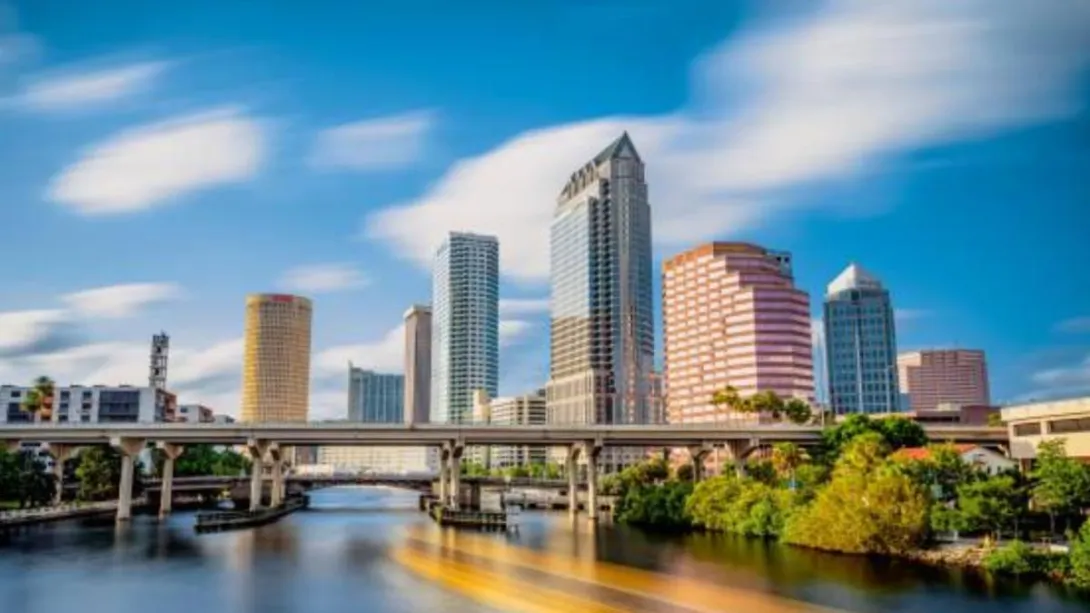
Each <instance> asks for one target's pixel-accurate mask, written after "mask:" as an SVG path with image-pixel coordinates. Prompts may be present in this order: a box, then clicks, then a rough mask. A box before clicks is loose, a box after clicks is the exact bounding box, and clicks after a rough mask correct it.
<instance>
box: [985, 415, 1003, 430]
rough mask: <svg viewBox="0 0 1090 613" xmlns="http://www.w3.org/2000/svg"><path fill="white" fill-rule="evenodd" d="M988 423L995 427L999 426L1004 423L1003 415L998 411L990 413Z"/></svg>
mask: <svg viewBox="0 0 1090 613" xmlns="http://www.w3.org/2000/svg"><path fill="white" fill-rule="evenodd" d="M988 425H989V426H993V427H999V426H1002V425H1003V415H1001V414H1000V413H999V412H998V411H996V412H995V413H989V414H988Z"/></svg>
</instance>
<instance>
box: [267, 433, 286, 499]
mask: <svg viewBox="0 0 1090 613" xmlns="http://www.w3.org/2000/svg"><path fill="white" fill-rule="evenodd" d="M266 453H268V455H269V460H270V462H271V463H272V480H271V482H270V483H269V506H270V507H278V506H280V504H281V503H282V502H284V496H283V490H282V488H283V479H284V462H283V459H282V458H281V457H280V447H279V446H277V445H276V443H273V444H271V445H269V449H268V451H267V452H266Z"/></svg>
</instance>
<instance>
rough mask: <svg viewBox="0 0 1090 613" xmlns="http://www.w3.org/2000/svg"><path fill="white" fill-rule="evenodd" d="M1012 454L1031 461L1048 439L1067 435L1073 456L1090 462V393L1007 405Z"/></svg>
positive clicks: (1004, 412) (1067, 446)
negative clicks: (1075, 396)
mask: <svg viewBox="0 0 1090 613" xmlns="http://www.w3.org/2000/svg"><path fill="white" fill-rule="evenodd" d="M1002 415H1003V423H1004V424H1006V426H1007V430H1008V432H1009V434H1010V440H1011V457H1012V458H1014V459H1015V460H1018V461H1019V462H1022V463H1023V466H1026V465H1028V464H1029V463H1030V462H1032V461H1033V460H1034V459H1035V458H1036V457H1037V447H1038V446H1039V445H1040V444H1041V443H1042V442H1044V441H1050V440H1056V439H1063V441H1064V449H1065V450H1066V451H1067V455H1068V456H1069V457H1073V458H1077V459H1079V460H1082V461H1083V462H1090V396H1083V397H1080V398H1068V399H1065V400H1048V401H1043V402H1030V403H1026V404H1016V405H1010V406H1006V407H1003V409H1002Z"/></svg>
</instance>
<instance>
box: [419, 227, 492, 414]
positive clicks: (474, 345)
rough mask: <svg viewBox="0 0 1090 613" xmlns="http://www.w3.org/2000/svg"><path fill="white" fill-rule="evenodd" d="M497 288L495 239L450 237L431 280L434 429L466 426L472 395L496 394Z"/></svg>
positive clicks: (459, 234)
mask: <svg viewBox="0 0 1090 613" xmlns="http://www.w3.org/2000/svg"><path fill="white" fill-rule="evenodd" d="M499 285H500V247H499V241H498V240H497V239H496V237H494V236H482V235H480V234H468V233H463V232H452V233H450V235H449V236H448V237H447V239H446V240H445V241H443V244H442V246H440V247H439V250H438V252H436V254H435V268H434V270H433V275H432V322H431V325H432V331H431V332H432V343H431V352H432V353H431V356H432V357H431V403H430V404H431V421H432V423H438V424H443V423H453V424H458V423H468V422H470V421H471V420H472V418H473V392H474V391H475V390H478V389H482V390H485V391H487V392H488V395H489V397H490V398H491V397H495V396H496V395H497V393H498V388H499V292H500V288H499Z"/></svg>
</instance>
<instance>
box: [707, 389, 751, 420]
mask: <svg viewBox="0 0 1090 613" xmlns="http://www.w3.org/2000/svg"><path fill="white" fill-rule="evenodd" d="M743 403H744V401H743V400H742V397H741V396H739V395H738V390H737V389H736V388H735V387H734V386H733V385H728V386H726V387H724V388H723V389H721V390H719V391H717V392H715V393H714V394H712V405H714V406H715V408H716V409H720V410H722V409H723V407H726V408H727V410H728V411H741V410H742V404H743ZM718 418H719V412H718V411H717V412H716V421H718V420H719V419H718Z"/></svg>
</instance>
